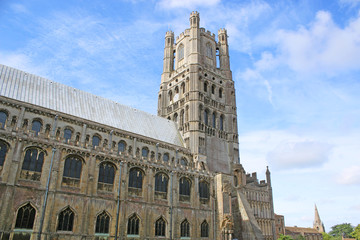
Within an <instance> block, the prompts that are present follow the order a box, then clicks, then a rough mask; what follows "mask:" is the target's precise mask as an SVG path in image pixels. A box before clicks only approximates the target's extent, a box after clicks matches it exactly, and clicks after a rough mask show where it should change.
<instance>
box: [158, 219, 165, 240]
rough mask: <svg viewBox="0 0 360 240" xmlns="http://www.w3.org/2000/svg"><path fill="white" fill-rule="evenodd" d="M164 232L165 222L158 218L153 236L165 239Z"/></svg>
mask: <svg viewBox="0 0 360 240" xmlns="http://www.w3.org/2000/svg"><path fill="white" fill-rule="evenodd" d="M165 232H166V222H165V220H164V219H163V218H162V217H160V218H159V219H158V220H156V222H155V236H159V237H165Z"/></svg>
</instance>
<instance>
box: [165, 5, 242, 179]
mask: <svg viewBox="0 0 360 240" xmlns="http://www.w3.org/2000/svg"><path fill="white" fill-rule="evenodd" d="M199 26H200V17H199V13H198V12H192V13H191V15H190V28H188V29H186V30H185V31H184V32H183V33H181V34H180V35H179V36H178V37H177V38H176V42H175V39H174V33H173V32H171V31H169V32H167V33H166V35H165V49H164V69H163V73H162V76H161V85H160V91H159V102H158V115H159V116H162V117H165V118H168V119H169V120H173V121H175V122H176V123H177V124H178V128H179V130H180V133H181V134H182V136H183V139H184V141H185V145H186V147H187V148H189V149H191V152H192V153H194V154H195V155H196V159H195V160H196V162H197V164H199V166H200V167H202V168H208V169H209V170H210V171H212V172H221V173H228V174H229V173H231V169H232V165H233V163H238V162H239V146H238V134H237V116H236V103H235V88H234V81H233V80H232V73H231V71H230V61H229V46H228V36H227V32H226V30H225V29H220V30H219V31H218V39H217V40H216V39H215V34H212V33H210V32H209V31H205V29H204V28H200V27H199Z"/></svg>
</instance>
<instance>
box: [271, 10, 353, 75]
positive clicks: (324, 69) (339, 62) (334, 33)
mask: <svg viewBox="0 0 360 240" xmlns="http://www.w3.org/2000/svg"><path fill="white" fill-rule="evenodd" d="M359 36H360V15H359V16H358V17H357V18H356V19H352V20H351V21H350V22H349V23H348V25H347V26H346V27H344V28H340V27H339V26H337V25H336V24H335V23H334V22H333V20H332V17H331V14H330V13H329V12H325V11H319V12H318V13H317V15H316V18H315V21H314V22H313V23H311V24H310V26H309V27H308V28H307V27H305V26H301V27H300V28H299V29H298V30H297V31H289V30H279V31H278V32H277V36H276V40H275V41H276V43H277V46H278V48H279V51H280V54H279V55H278V56H277V57H278V58H279V59H280V60H281V61H282V63H283V64H285V65H288V66H289V67H290V68H291V69H293V70H294V71H298V72H302V73H310V74H312V73H326V74H329V75H333V74H337V73H338V72H343V71H349V70H359V69H360V61H359V60H358V56H359V55H360V37H359Z"/></svg>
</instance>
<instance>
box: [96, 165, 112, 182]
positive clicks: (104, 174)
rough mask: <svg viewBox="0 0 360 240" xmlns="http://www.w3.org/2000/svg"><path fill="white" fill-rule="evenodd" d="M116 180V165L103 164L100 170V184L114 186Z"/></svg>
mask: <svg viewBox="0 0 360 240" xmlns="http://www.w3.org/2000/svg"><path fill="white" fill-rule="evenodd" d="M114 178H115V167H114V165H113V164H111V163H108V162H103V163H101V164H100V169H99V182H100V183H107V184H114Z"/></svg>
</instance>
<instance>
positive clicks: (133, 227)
mask: <svg viewBox="0 0 360 240" xmlns="http://www.w3.org/2000/svg"><path fill="white" fill-rule="evenodd" d="M139 227H140V219H139V217H138V216H137V215H136V214H135V213H134V214H133V215H132V216H131V217H130V218H129V220H128V228H127V234H128V235H139Z"/></svg>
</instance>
